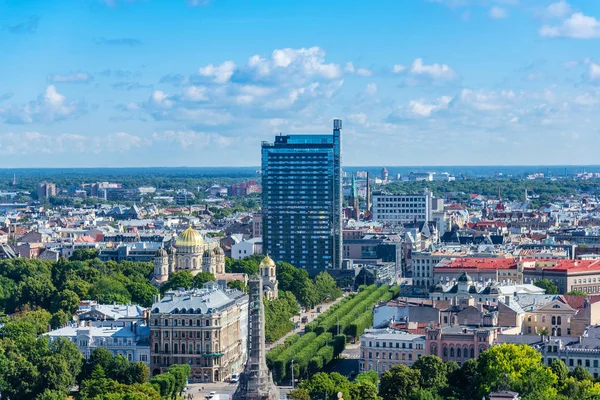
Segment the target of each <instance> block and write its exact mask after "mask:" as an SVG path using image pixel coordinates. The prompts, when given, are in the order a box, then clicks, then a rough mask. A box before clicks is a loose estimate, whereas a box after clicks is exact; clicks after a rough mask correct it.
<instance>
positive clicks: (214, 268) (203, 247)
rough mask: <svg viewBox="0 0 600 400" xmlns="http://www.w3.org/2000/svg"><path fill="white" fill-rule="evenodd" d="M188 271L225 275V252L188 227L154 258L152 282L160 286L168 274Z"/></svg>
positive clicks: (194, 273)
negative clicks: (206, 241)
mask: <svg viewBox="0 0 600 400" xmlns="http://www.w3.org/2000/svg"><path fill="white" fill-rule="evenodd" d="M179 271H190V272H191V273H192V274H193V275H196V274H198V273H200V272H210V273H211V274H213V275H215V276H217V275H223V274H225V252H224V251H223V249H222V248H221V247H220V246H219V245H218V244H216V243H215V244H209V243H205V242H204V238H203V237H202V235H201V234H200V232H198V231H197V230H195V229H193V228H192V227H191V226H189V227H188V228H187V229H186V230H184V231H183V232H181V233H180V234H179V236H177V239H175V243H174V244H173V245H172V246H171V247H169V248H168V249H167V250H165V249H160V250H158V251H157V252H156V256H155V257H154V282H155V283H157V284H161V283H163V282H166V281H167V280H169V274H170V273H173V272H179Z"/></svg>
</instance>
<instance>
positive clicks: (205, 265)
mask: <svg viewBox="0 0 600 400" xmlns="http://www.w3.org/2000/svg"><path fill="white" fill-rule="evenodd" d="M216 264H217V257H216V255H215V253H214V252H213V251H211V250H210V249H206V250H204V254H203V255H202V272H210V273H211V274H213V275H215V274H216V273H217V265H216Z"/></svg>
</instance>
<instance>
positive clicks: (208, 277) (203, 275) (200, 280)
mask: <svg viewBox="0 0 600 400" xmlns="http://www.w3.org/2000/svg"><path fill="white" fill-rule="evenodd" d="M216 281H217V278H215V276H214V275H213V274H211V273H210V272H200V273H198V274H197V275H196V276H194V279H193V283H192V285H193V287H195V288H202V287H203V286H204V284H205V283H207V282H216Z"/></svg>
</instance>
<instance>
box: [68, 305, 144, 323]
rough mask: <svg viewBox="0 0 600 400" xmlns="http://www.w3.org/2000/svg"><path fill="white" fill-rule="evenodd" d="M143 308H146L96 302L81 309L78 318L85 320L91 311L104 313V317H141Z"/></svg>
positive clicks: (116, 318)
mask: <svg viewBox="0 0 600 400" xmlns="http://www.w3.org/2000/svg"><path fill="white" fill-rule="evenodd" d="M144 310H146V309H145V308H143V307H140V306H137V305H121V304H116V305H106V304H98V305H93V306H91V307H90V308H89V309H84V310H82V311H83V312H82V313H81V314H79V319H80V320H85V319H86V314H88V313H93V312H94V311H96V312H99V313H101V314H104V315H106V319H114V320H118V319H121V318H143V315H144Z"/></svg>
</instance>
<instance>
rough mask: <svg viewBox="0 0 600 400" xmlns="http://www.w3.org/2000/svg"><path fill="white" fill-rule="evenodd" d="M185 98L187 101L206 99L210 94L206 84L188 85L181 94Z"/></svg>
mask: <svg viewBox="0 0 600 400" xmlns="http://www.w3.org/2000/svg"><path fill="white" fill-rule="evenodd" d="M181 96H182V98H183V100H187V101H206V100H208V96H207V95H206V87H204V86H188V87H186V88H185V89H183V92H182V94H181Z"/></svg>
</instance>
